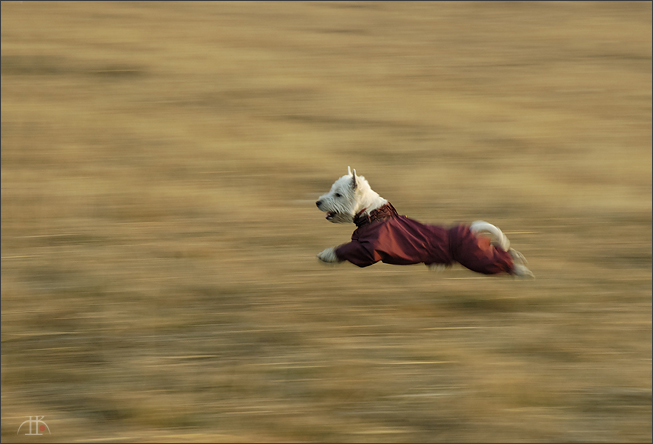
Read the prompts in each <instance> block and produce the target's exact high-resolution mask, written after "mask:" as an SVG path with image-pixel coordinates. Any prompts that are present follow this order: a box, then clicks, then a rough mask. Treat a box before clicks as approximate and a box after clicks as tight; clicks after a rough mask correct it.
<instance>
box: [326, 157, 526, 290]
mask: <svg viewBox="0 0 653 444" xmlns="http://www.w3.org/2000/svg"><path fill="white" fill-rule="evenodd" d="M386 203H388V201H387V200H385V199H384V198H382V197H381V196H379V194H378V193H377V192H375V191H374V190H372V188H371V187H370V185H369V183H368V182H367V180H365V177H363V176H358V175H357V174H356V170H353V172H352V170H351V168H350V167H347V174H346V175H344V176H342V177H341V178H339V179H338V180H336V181H335V182H334V183H333V185H332V186H331V190H330V191H329V192H328V193H326V194H323V195H322V196H320V197H319V199H318V200H317V202H316V205H317V207H318V208H319V209H320V210H321V211H324V212H325V213H327V216H326V219H327V220H328V221H330V222H333V223H353V222H354V217H355V216H356V215H357V214H358V213H359V212H361V211H363V210H364V211H363V214H365V213H370V212H371V211H373V210H376V209H377V208H379V207H382V206H383V205H385V204H386ZM470 230H471V231H472V232H474V233H479V234H480V233H489V234H490V235H491V237H492V243H493V244H495V245H498V246H499V247H501V249H503V250H504V251H509V252H510V254H511V255H512V257H513V259H514V260H515V263H514V268H515V275H516V276H522V277H525V276H529V277H534V276H533V273H531V271H530V270H529V269H528V268H526V267H525V266H524V265H522V263H525V262H526V259H525V258H524V256H523V255H522V254H521V253H519V252H518V251H516V250H514V249H512V248H510V241H509V240H508V238H507V237H506V235H505V234H503V232H502V231H501V230H500V229H499V228H497V227H495V226H494V225H492V224H490V223H488V222H485V221H482V220H477V221H475V222H472V224H471V225H470ZM335 249H336V247H330V248H327V249H325V250H323V251H321V252H320V253H318V255H317V258H318V259H319V260H320V261H322V262H324V263H338V262H342V261H341V260H340V259H338V256H337V255H336V252H335ZM445 268H446V267H445V266H444V265H442V264H433V265H431V269H432V270H435V271H442V270H444V269H445Z"/></svg>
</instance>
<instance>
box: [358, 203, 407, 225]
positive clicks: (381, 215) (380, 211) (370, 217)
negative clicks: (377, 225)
mask: <svg viewBox="0 0 653 444" xmlns="http://www.w3.org/2000/svg"><path fill="white" fill-rule="evenodd" d="M365 210H367V208H363V209H362V210H361V211H359V212H358V213H357V214H356V216H355V217H354V223H355V224H356V226H357V227H358V228H360V227H362V226H363V225H367V224H369V223H372V222H374V221H377V220H383V219H389V218H391V217H398V216H399V213H397V210H395V207H393V206H392V204H391V203H390V202H388V203H387V204H385V205H383V206H381V207H379V208H377V209H376V210H372V211H370V212H369V213H366V212H365Z"/></svg>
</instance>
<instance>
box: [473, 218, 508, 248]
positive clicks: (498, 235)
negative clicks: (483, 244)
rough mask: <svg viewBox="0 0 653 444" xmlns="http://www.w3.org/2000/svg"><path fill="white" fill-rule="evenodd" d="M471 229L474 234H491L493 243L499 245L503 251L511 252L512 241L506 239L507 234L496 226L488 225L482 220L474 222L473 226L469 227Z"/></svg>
mask: <svg viewBox="0 0 653 444" xmlns="http://www.w3.org/2000/svg"><path fill="white" fill-rule="evenodd" d="M469 229H470V230H471V231H472V233H474V234H476V233H483V232H486V233H490V234H491V235H492V238H493V239H492V243H494V244H496V245H498V246H499V247H501V249H502V250H503V251H510V241H509V240H508V238H507V237H506V235H505V234H503V232H502V231H501V230H499V229H498V228H497V227H495V226H494V225H492V224H490V223H487V222H485V221H482V220H477V221H475V222H472V224H471V225H470V226H469Z"/></svg>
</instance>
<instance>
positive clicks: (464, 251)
mask: <svg viewBox="0 0 653 444" xmlns="http://www.w3.org/2000/svg"><path fill="white" fill-rule="evenodd" d="M316 205H317V207H318V208H319V209H320V210H321V211H324V212H326V219H327V220H328V221H331V222H333V223H352V222H353V223H355V224H356V226H357V229H356V230H355V231H354V234H353V235H352V238H351V242H349V243H346V244H343V245H340V246H337V247H331V248H327V249H326V250H324V251H322V252H321V253H319V254H318V255H317V257H318V259H319V260H321V261H322V262H326V263H338V262H344V261H349V262H351V263H353V264H355V265H357V266H359V267H367V266H369V265H372V264H374V263H376V262H379V261H382V262H385V263H388V264H396V265H409V264H417V263H425V264H426V265H428V266H429V267H430V268H432V269H435V270H438V271H439V270H442V269H444V268H445V267H447V266H450V265H451V264H453V263H454V262H458V263H460V264H461V265H463V266H465V267H467V268H469V269H470V270H473V271H476V272H478V273H483V274H497V273H502V272H505V273H509V274H511V275H513V276H515V277H534V275H533V273H532V272H531V271H530V270H529V269H528V268H526V266H525V265H524V264H525V263H526V259H525V258H524V256H523V255H522V254H521V253H519V252H518V251H516V250H514V249H512V248H510V241H509V240H508V238H507V237H506V236H505V235H504V234H503V233H502V232H501V230H499V229H498V228H497V227H495V226H494V225H492V224H489V223H487V222H483V221H476V222H473V223H472V224H471V225H469V226H467V225H456V226H454V227H451V228H445V227H441V226H436V225H427V224H422V223H420V222H417V221H416V220H413V219H410V218H408V217H406V216H400V215H399V214H398V213H397V211H396V210H395V209H394V207H393V206H392V204H390V203H389V202H388V201H387V200H385V199H384V198H382V197H381V196H379V194H378V193H376V192H375V191H373V190H372V188H370V185H369V184H368V183H367V180H365V178H364V177H363V176H358V175H356V170H354V172H353V173H352V171H351V168H348V172H347V175H345V176H342V177H341V178H340V179H338V180H336V181H335V182H334V184H333V186H332V187H331V191H329V192H328V193H327V194H325V195H323V196H321V197H320V198H319V199H318V201H317V202H316ZM483 232H487V233H489V234H490V235H491V237H492V239H490V238H488V237H485V236H479V235H478V234H480V233H483Z"/></svg>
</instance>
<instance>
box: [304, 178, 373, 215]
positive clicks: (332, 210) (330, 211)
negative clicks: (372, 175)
mask: <svg viewBox="0 0 653 444" xmlns="http://www.w3.org/2000/svg"><path fill="white" fill-rule="evenodd" d="M347 171H348V172H347V174H346V175H345V176H342V177H341V178H340V179H338V180H336V181H335V182H334V183H333V185H332V186H331V191H329V192H328V193H327V194H324V195H322V196H320V198H319V199H318V201H317V202H315V204H316V205H317V207H318V208H319V209H320V210H321V211H324V212H325V213H326V214H327V215H326V219H327V220H328V221H330V222H333V223H341V224H342V223H351V222H354V216H356V213H357V212H358V211H359V210H360V208H359V206H360V202H361V196H362V195H363V193H364V192H365V190H366V189H369V188H370V187H369V185H368V184H367V181H366V180H365V178H364V177H363V176H357V175H356V170H354V172H353V173H352V171H351V168H349V167H347Z"/></svg>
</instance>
